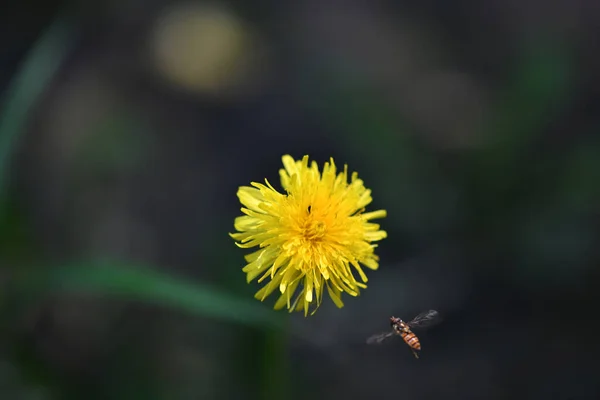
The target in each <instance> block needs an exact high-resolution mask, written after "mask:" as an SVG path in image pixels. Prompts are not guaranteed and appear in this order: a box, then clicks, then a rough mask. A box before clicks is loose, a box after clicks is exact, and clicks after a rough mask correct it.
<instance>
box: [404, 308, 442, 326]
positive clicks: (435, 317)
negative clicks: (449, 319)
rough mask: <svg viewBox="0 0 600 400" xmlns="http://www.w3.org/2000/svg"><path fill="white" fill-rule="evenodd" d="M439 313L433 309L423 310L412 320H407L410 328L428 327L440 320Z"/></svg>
mask: <svg viewBox="0 0 600 400" xmlns="http://www.w3.org/2000/svg"><path fill="white" fill-rule="evenodd" d="M441 320H442V319H441V317H440V313H439V312H437V311H435V310H428V311H424V312H422V313H421V314H419V315H417V316H416V317H415V318H414V319H413V320H412V321H410V322H408V324H407V325H408V326H409V327H411V328H430V327H432V326H433V325H437V324H438V323H440V322H441Z"/></svg>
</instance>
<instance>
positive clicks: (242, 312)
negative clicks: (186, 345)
mask: <svg viewBox="0 0 600 400" xmlns="http://www.w3.org/2000/svg"><path fill="white" fill-rule="evenodd" d="M26 279H27V278H26ZM27 281H29V282H30V284H31V283H32V282H31V278H30V277H29V278H28V279H27ZM33 283H34V284H33V286H32V287H31V289H34V290H35V291H38V292H48V291H50V292H56V291H59V292H78V293H93V294H98V295H109V296H118V297H122V298H126V299H132V300H141V301H146V302H150V303H155V304H160V305H166V306H170V307H174V308H178V309H182V310H184V311H187V312H190V313H193V314H200V315H205V316H209V317H215V318H221V319H225V320H229V321H232V322H237V323H240V324H246V325H251V326H256V327H260V328H265V327H270V328H276V329H279V328H281V327H282V326H283V324H282V322H283V320H282V319H281V316H280V315H279V314H277V313H275V312H274V311H272V310H270V309H268V308H266V307H264V306H262V305H261V304H260V303H257V302H256V300H254V299H253V298H241V297H238V296H235V295H233V294H230V293H226V292H223V291H221V290H219V289H217V288H215V287H211V286H209V285H206V284H200V283H189V282H186V281H184V280H181V279H177V278H174V277H172V276H170V275H167V274H163V273H160V272H156V271H152V270H151V269H150V268H148V267H136V266H131V265H122V264H114V263H99V262H91V263H78V264H74V265H70V266H65V267H62V268H58V269H52V270H50V271H49V272H47V273H45V274H43V273H42V274H39V275H38V277H37V279H35V281H34V282H33Z"/></svg>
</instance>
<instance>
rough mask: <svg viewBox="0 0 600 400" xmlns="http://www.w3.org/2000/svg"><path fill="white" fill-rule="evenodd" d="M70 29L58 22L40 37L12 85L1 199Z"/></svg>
mask: <svg viewBox="0 0 600 400" xmlns="http://www.w3.org/2000/svg"><path fill="white" fill-rule="evenodd" d="M70 36H71V26H70V25H69V24H68V23H67V21H66V19H65V18H59V19H57V20H56V21H55V22H54V23H53V24H52V25H51V26H50V27H49V28H48V29H47V30H46V31H45V32H44V33H43V34H42V36H41V37H40V39H39V40H38V41H37V43H36V44H35V45H34V46H33V48H32V49H31V51H30V53H29V54H28V55H27V57H26V58H25V60H24V62H23V65H22V67H21V68H20V70H19V71H18V72H17V74H16V76H15V77H14V78H13V80H12V82H11V83H10V84H9V87H8V89H7V90H6V92H5V97H4V99H3V103H2V104H1V108H0V199H3V198H4V195H5V191H6V181H7V179H8V175H9V166H10V156H11V153H12V152H13V150H14V148H15V147H16V146H17V139H18V136H19V134H20V133H21V132H23V128H24V127H25V126H26V124H27V121H28V117H29V114H30V112H31V110H32V108H33V106H34V105H35V103H36V101H37V100H38V98H39V97H40V95H41V94H42V93H43V91H44V89H45V88H46V87H47V86H48V84H49V82H50V81H51V80H52V78H53V77H54V75H55V74H56V72H57V71H58V69H59V68H60V65H61V63H62V61H63V60H64V58H65V56H66V54H67V51H68V47H69V46H68V43H69V42H70V40H69V37H70Z"/></svg>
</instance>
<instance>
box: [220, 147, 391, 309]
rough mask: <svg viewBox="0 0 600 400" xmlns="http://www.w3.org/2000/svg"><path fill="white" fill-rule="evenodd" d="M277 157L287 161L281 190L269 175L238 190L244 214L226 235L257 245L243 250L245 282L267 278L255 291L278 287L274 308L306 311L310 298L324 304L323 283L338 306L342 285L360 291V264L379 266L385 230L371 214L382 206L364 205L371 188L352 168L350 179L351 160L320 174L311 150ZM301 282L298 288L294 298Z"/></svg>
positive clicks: (354, 292)
mask: <svg viewBox="0 0 600 400" xmlns="http://www.w3.org/2000/svg"><path fill="white" fill-rule="evenodd" d="M282 161H283V166H284V167H285V168H284V169H281V170H280V171H279V175H280V178H281V186H282V187H283V189H284V190H285V193H279V192H278V191H277V190H276V189H274V188H273V186H271V184H270V183H269V182H268V181H267V180H265V185H263V184H261V183H257V182H252V184H251V185H252V187H249V186H242V187H240V188H239V190H238V192H237V195H238V198H239V199H240V202H241V203H242V205H243V207H242V209H241V210H242V212H243V213H244V214H245V215H243V216H240V217H237V218H236V219H235V224H234V226H235V229H236V230H237V231H238V233H233V234H231V236H232V237H233V239H235V240H236V242H237V243H236V244H237V245H238V246H239V247H242V248H252V247H255V246H259V250H257V251H255V252H253V253H251V254H248V255H246V261H247V262H248V264H247V265H246V266H245V267H244V268H243V271H244V272H245V273H246V274H247V281H248V283H250V282H251V281H252V280H254V279H255V278H257V277H259V276H260V278H259V279H258V282H262V281H264V280H266V279H269V282H268V283H267V284H266V285H265V286H263V287H262V288H261V289H260V290H259V291H258V292H257V293H256V295H255V297H256V298H257V299H259V300H261V301H263V300H264V299H265V298H266V297H267V296H269V295H270V294H271V293H273V291H274V290H275V289H276V288H279V291H280V293H281V295H280V297H279V299H278V300H277V302H276V304H275V309H276V310H278V309H281V308H283V307H284V306H287V308H288V309H289V310H290V312H291V311H293V310H297V311H300V310H304V313H305V315H308V309H309V306H310V305H311V304H314V303H316V306H315V307H314V311H316V309H317V308H318V306H319V305H320V304H321V301H322V298H323V289H324V288H327V292H328V293H329V296H330V297H331V299H332V300H333V302H334V303H335V304H336V305H337V306H338V307H340V308H341V307H343V306H344V304H343V303H342V300H341V294H342V292H346V293H348V294H349V295H351V296H357V295H358V294H359V289H361V288H362V289H364V288H366V287H367V286H366V285H365V283H366V282H367V276H366V275H365V273H364V271H363V269H362V267H361V264H362V265H364V266H365V267H367V268H370V269H372V270H376V269H377V268H378V267H379V263H378V257H377V255H375V253H374V249H375V247H376V246H377V245H376V244H373V242H375V241H378V240H381V239H384V238H385V237H386V236H387V234H386V232H385V231H382V230H380V229H379V225H378V224H375V223H372V222H369V221H370V220H372V219H375V218H383V217H385V216H386V212H385V210H378V211H372V212H365V207H366V206H367V205H368V204H369V203H371V201H372V198H371V191H370V190H369V189H366V188H365V186H364V185H363V181H362V180H361V179H359V178H358V174H357V173H356V172H355V173H353V174H352V177H351V179H350V183H348V167H347V166H344V171H343V172H340V173H337V171H336V167H335V164H334V162H333V159H330V162H328V163H327V162H326V163H325V166H324V167H323V172H322V173H321V172H320V171H319V168H318V166H317V163H316V162H315V161H313V162H312V163H311V164H310V166H309V164H308V156H304V158H303V159H302V160H301V161H295V160H294V159H293V158H292V157H291V156H289V155H285V156H283V157H282ZM353 269H354V270H355V271H354V270H353ZM355 272H357V273H358V276H359V277H360V280H361V281H362V282H359V281H358V280H357V279H356V277H355ZM300 284H302V287H301V290H300V293H299V294H298V296H297V297H296V298H295V299H292V296H293V295H294V292H296V289H297V288H298V286H299V285H300ZM314 311H313V313H314Z"/></svg>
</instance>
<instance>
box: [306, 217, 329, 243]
mask: <svg viewBox="0 0 600 400" xmlns="http://www.w3.org/2000/svg"><path fill="white" fill-rule="evenodd" d="M326 230H327V226H326V225H325V222H323V221H320V220H314V219H312V218H311V219H309V220H308V221H306V224H305V225H304V227H303V228H302V236H303V237H304V239H306V240H307V241H311V242H317V241H319V240H320V239H322V238H323V236H325V231H326Z"/></svg>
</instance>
